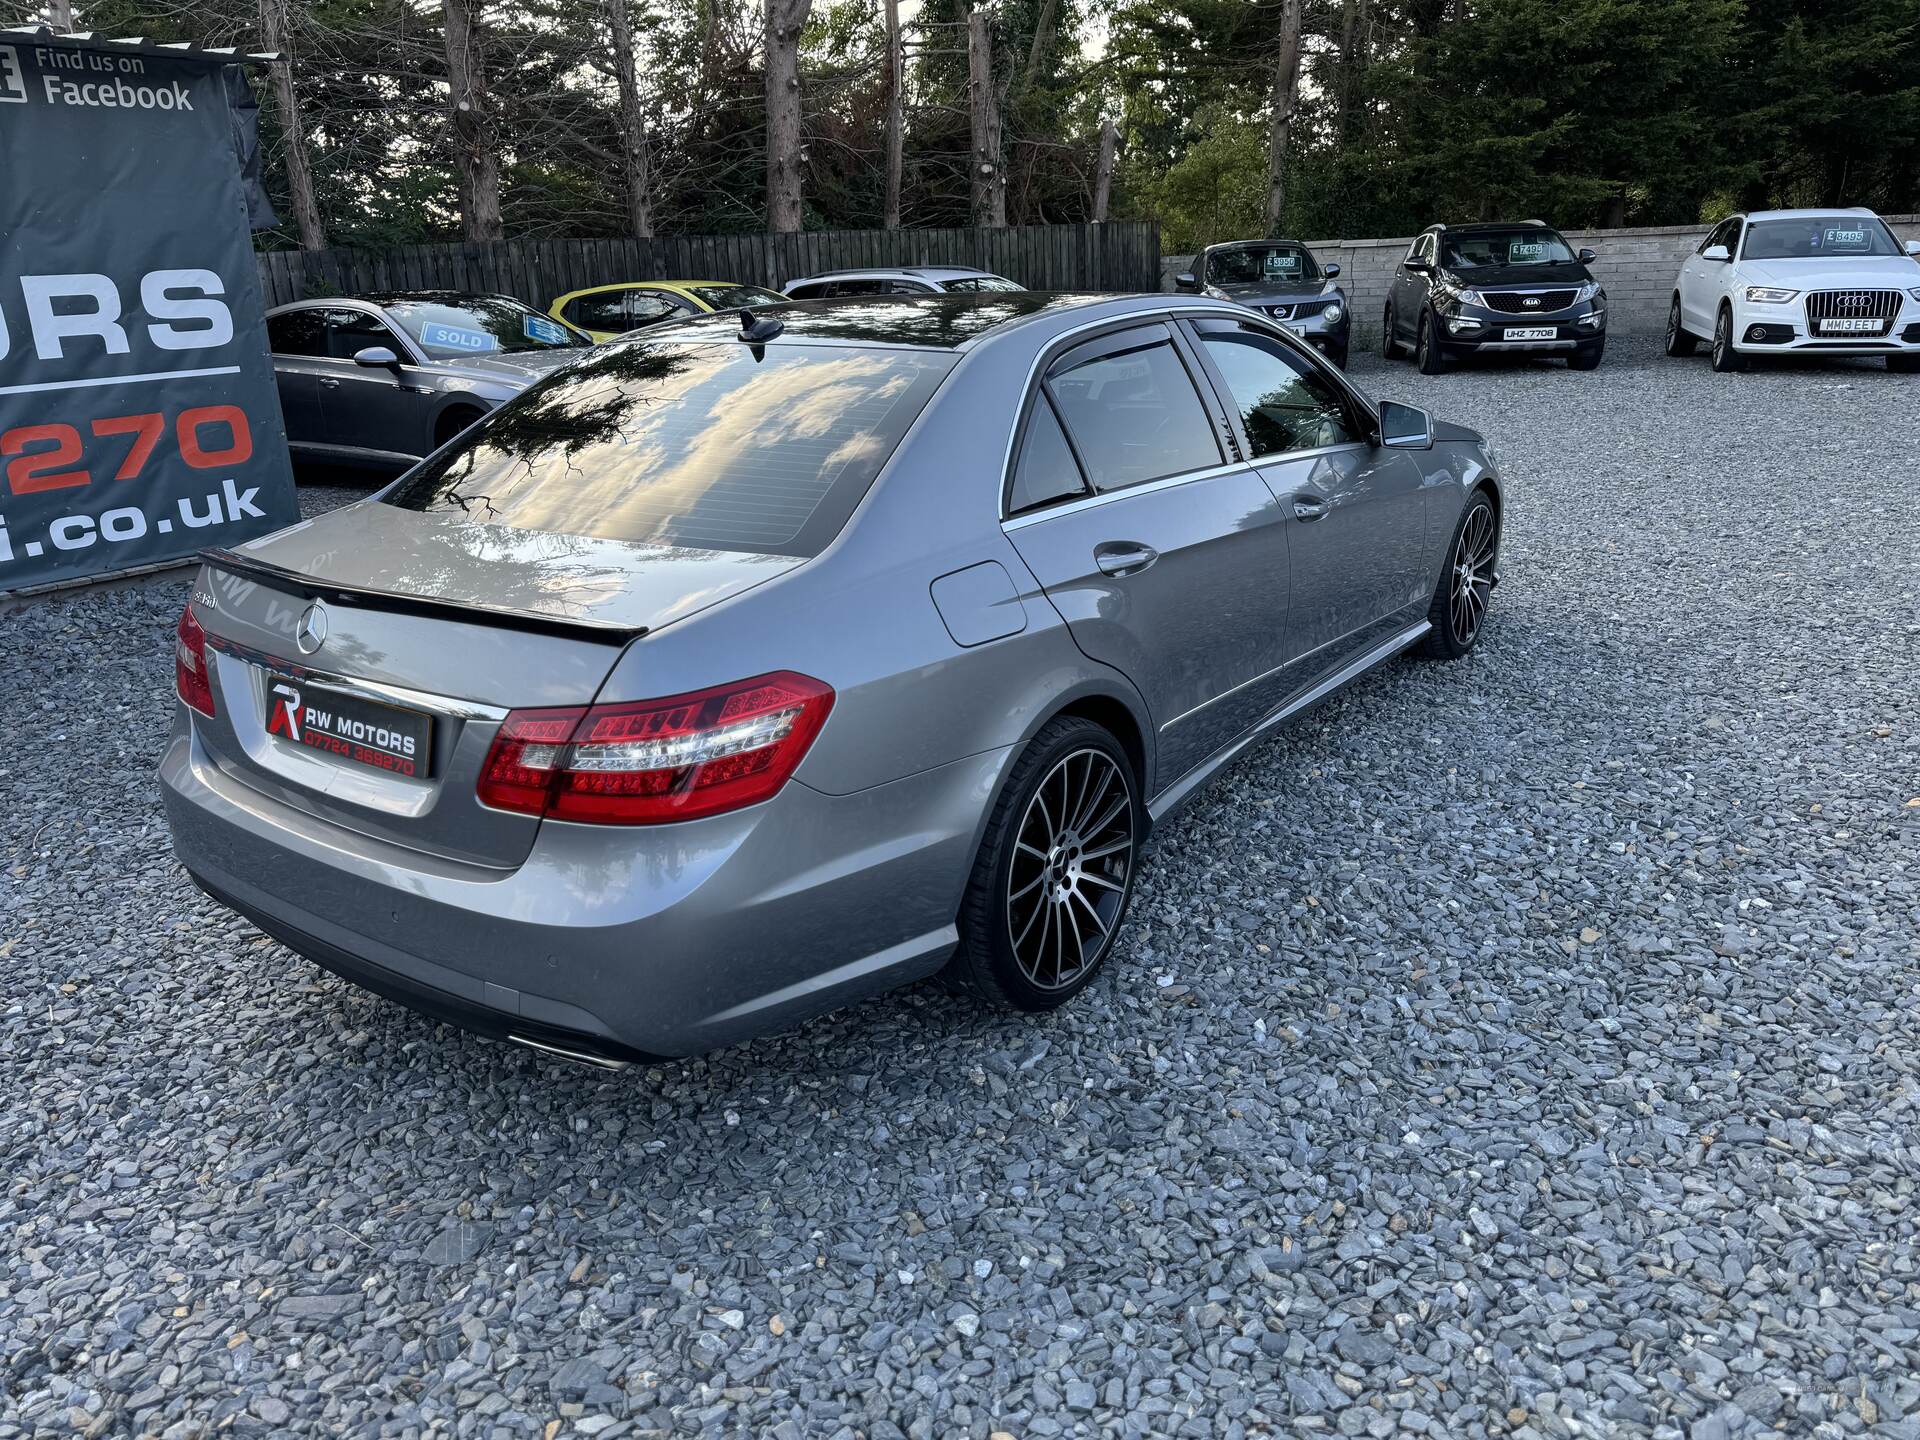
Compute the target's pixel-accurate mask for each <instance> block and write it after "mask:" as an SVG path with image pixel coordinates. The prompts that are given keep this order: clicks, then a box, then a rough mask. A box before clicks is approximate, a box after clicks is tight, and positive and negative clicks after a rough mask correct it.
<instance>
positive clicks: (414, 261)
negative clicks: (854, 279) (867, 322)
mask: <svg viewBox="0 0 1920 1440" xmlns="http://www.w3.org/2000/svg"><path fill="white" fill-rule="evenodd" d="M256 258H257V259H258V261H259V266H260V288H261V291H262V293H263V294H264V295H265V297H266V303H267V304H269V305H284V304H286V303H287V302H288V301H289V300H303V299H306V298H307V297H309V296H316V295H319V296H325V295H354V294H362V293H366V292H369V291H379V290H440V289H444V290H470V291H481V292H484V293H488V294H504V295H513V296H517V297H518V298H519V299H521V300H524V301H526V302H527V303H528V304H529V305H532V306H533V307H534V308H535V309H539V310H544V309H546V308H547V306H548V305H549V304H550V303H551V302H552V301H553V300H554V299H555V298H556V297H557V296H560V295H564V294H566V293H567V292H568V291H569V290H580V289H584V288H585V287H587V286H590V285H606V284H612V283H614V282H616V281H621V280H735V281H743V282H747V283H750V284H755V285H766V286H770V287H772V288H774V289H778V288H779V287H780V286H781V285H783V284H785V283H786V282H787V281H789V280H797V279H799V278H800V277H802V276H804V275H815V274H818V273H820V272H821V271H823V270H842V269H849V268H853V267H857V266H867V265H873V266H898V265H977V266H979V267H980V268H981V269H983V270H991V271H993V272H994V273H996V274H999V275H1005V276H1007V277H1008V278H1009V279H1012V280H1017V281H1019V282H1020V283H1021V284H1022V285H1025V286H1026V287H1027V288H1029V289H1031V290H1092V291H1120V292H1127V291H1135V290H1157V289H1159V288H1160V227H1159V225H1158V224H1157V223H1155V222H1153V221H1140V220H1130V221H1122V222H1109V223H1108V224H1105V225H1028V226H1021V227H1019V228H1013V229H1006V230H972V229H968V230H813V231H805V232H802V233H800V234H797V235H768V234H754V235H661V236H657V237H656V238H654V239H652V240H506V241H502V242H500V243H499V244H495V245H406V246H401V247H399V248H397V249H391V250H313V251H300V250H276V251H271V252H268V253H264V254H261V255H259V256H258V257H256Z"/></svg>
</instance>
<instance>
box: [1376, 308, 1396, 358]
mask: <svg viewBox="0 0 1920 1440" xmlns="http://www.w3.org/2000/svg"><path fill="white" fill-rule="evenodd" d="M1380 358H1381V359H1382V360H1398V359H1399V358H1400V342H1399V341H1398V340H1396V339H1394V338H1393V302H1392V301H1391V300H1389V301H1388V302H1387V309H1386V314H1385V315H1383V316H1382V317H1381V320H1380Z"/></svg>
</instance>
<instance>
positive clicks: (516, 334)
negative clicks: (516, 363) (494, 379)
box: [386, 295, 591, 360]
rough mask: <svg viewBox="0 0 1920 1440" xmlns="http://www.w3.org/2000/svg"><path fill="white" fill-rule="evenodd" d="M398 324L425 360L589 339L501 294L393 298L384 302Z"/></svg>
mask: <svg viewBox="0 0 1920 1440" xmlns="http://www.w3.org/2000/svg"><path fill="white" fill-rule="evenodd" d="M386 312H387V314H389V315H391V316H392V317H393V319H394V321H395V323H397V324H398V325H399V326H400V328H401V329H403V330H405V331H406V332H407V334H409V335H411V336H412V337H413V339H414V343H415V344H417V345H419V347H420V348H421V349H422V350H424V351H425V352H426V353H427V358H428V359H430V360H460V359H465V358H467V357H470V356H474V355H499V354H509V355H511V354H515V353H517V352H519V351H523V350H564V349H568V348H571V347H573V346H577V345H587V344H590V343H591V342H590V341H589V340H588V339H587V337H586V336H584V335H582V334H581V333H580V332H579V331H577V330H575V329H573V328H572V327H571V326H567V325H563V324H561V323H560V322H559V321H558V320H556V319H554V318H553V317H552V316H551V315H542V314H541V313H540V312H539V311H537V310H533V309H530V308H529V307H527V306H525V305H522V304H521V303H520V302H519V301H518V300H509V299H507V298H506V297H505V296H503V295H475V296H474V297H472V298H471V299H463V300H441V301H426V300H396V301H393V302H392V303H390V304H388V305H387V306H386Z"/></svg>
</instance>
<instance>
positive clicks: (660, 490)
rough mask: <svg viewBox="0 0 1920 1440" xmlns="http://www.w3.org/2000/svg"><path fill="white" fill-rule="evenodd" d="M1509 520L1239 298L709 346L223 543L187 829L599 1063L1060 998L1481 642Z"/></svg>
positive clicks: (180, 846) (416, 986)
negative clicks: (1395, 705) (1254, 794)
mask: <svg viewBox="0 0 1920 1440" xmlns="http://www.w3.org/2000/svg"><path fill="white" fill-rule="evenodd" d="M1502 513H1503V512H1502V498H1501V489H1500V482H1499V479H1498V477H1497V476H1496V475H1495V473H1494V467H1493V463H1492V461H1491V459H1490V458H1489V454H1488V451H1487V449H1486V447H1485V445H1484V443H1483V442H1482V441H1481V439H1480V437H1479V436H1477V435H1475V434H1474V433H1473V432H1471V431H1469V430H1465V429H1461V428H1459V427H1457V426H1453V425H1447V424H1439V423H1435V422H1433V421H1431V420H1430V419H1429V418H1428V416H1427V415H1426V414H1424V413H1423V412H1421V411H1419V410H1415V409H1412V408H1410V407H1407V406H1403V405H1396V404H1392V403H1383V404H1375V403H1374V402H1372V401H1370V400H1369V399H1367V398H1366V397H1365V396H1363V395H1361V394H1360V393H1359V392H1358V391H1356V390H1354V389H1353V388H1352V387H1351V386H1350V385H1349V384H1348V382H1347V381H1346V380H1345V378H1344V377H1343V376H1342V375H1341V374H1340V373H1339V372H1337V371H1336V370H1334V369H1333V368H1332V367H1331V366H1329V365H1328V364H1327V363H1326V362H1325V361H1324V360H1323V359H1321V358H1320V357H1318V356H1316V355H1314V354H1313V353H1312V352H1311V351H1309V350H1308V349H1307V348H1306V347H1305V346H1304V345H1302V344H1301V343H1300V342H1299V341H1298V340H1296V339H1294V338H1292V337H1290V336H1289V335H1288V334H1287V333H1286V332H1285V331H1284V330H1282V329H1281V328H1280V327H1279V326H1277V325H1275V324H1273V323H1271V322H1270V321H1268V320H1267V319H1266V318H1265V317H1262V316H1258V315H1255V314H1253V313H1251V312H1249V311H1248V310H1246V309H1245V308H1243V307H1241V306H1238V305H1234V304H1231V303H1225V302H1219V301H1213V300H1207V299H1199V298H1191V297H1176V296H1171V295H1168V296H1132V297H1122V298H1115V297H1102V296H1065V295H1046V294H1038V293H1006V294H984V295H967V296H942V297H937V298H927V299H910V298H903V297H885V298H879V299H870V300H830V301H820V302H814V303H809V304H800V305H791V306H783V307H770V308H767V309H762V310H758V311H754V312H751V313H750V314H748V315H744V316H734V315H717V316H708V317H704V318H700V319H695V320H690V321H688V322H686V323H684V324H681V325H677V326H671V327H667V328H664V329H655V330H652V331H648V332H646V333H645V334H644V336H641V337H635V338H633V339H629V340H623V341H619V342H615V343H614V344H611V345H607V346H602V347H599V348H596V349H594V350H591V351H587V352H583V354H582V356H581V358H580V359H578V360H577V361H575V362H574V363H572V364H570V365H568V366H566V367H564V368H563V369H561V370H560V371H558V372H556V373H555V374H553V375H551V376H549V377H547V378H545V379H543V380H541V381H540V382H539V383H537V384H536V385H534V386H533V387H532V388H531V389H529V390H528V391H527V392H526V393H525V394H523V395H521V396H520V397H519V398H517V399H515V400H512V401H510V402H509V403H507V404H506V405H504V406H503V407H501V408H500V409H499V410H497V411H495V412H493V413H492V414H491V415H489V416H488V417H487V418H486V419H485V420H484V421H482V422H480V423H478V424H476V425H475V426H473V427H472V428H470V429H468V430H466V431H465V432H464V433H462V434H461V435H460V436H458V437H457V438H455V439H454V440H452V441H451V442H450V443H448V444H447V445H445V446H443V447H442V448H441V449H439V450H437V451H435V452H434V453H433V454H432V455H430V456H428V457H427V458H426V459H425V460H423V461H422V462H420V463H419V464H418V465H416V466H415V467H414V468H413V469H411V470H410V471H408V472H407V473H406V474H405V475H403V476H402V477H401V478H400V479H399V480H398V481H396V482H394V483H393V484H392V485H391V486H389V487H388V488H387V489H385V490H383V491H381V492H379V493H377V494H375V495H373V496H372V497H370V498H369V499H366V500H364V501H361V502H360V503H357V504H354V505H350V506H348V507H346V508H344V509H341V510H336V511H334V512H332V513H330V514H326V515H323V516H321V517H319V518H317V519H312V520H307V521H304V522H302V523H300V524H298V525H294V526H292V527H290V528H288V529H286V530H283V531H281V532H279V533H278V534H275V535H272V536H268V537H267V538H265V539H263V540H258V541H254V542H252V543H250V544H247V545H244V546H242V547H240V548H239V549H238V550H235V551H231V552H215V553H212V554H210V555H208V556H207V557H206V559H205V564H204V567H203V568H202V570H201V571H200V573H199V575H198V577H197V579H196V580H195V582H194V584H193V588H192V594H191V600H190V602H189V604H188V606H187V609H186V612H185V613H184V614H183V616H182V617H181V620H180V623H179V628H178V644H177V649H176V666H175V671H176V682H177V689H178V693H179V697H180V702H181V703H180V705H179V708H178V723H177V725H176V727H175V730H174V733H173V736H172V739H171V742H170V744H169V746H168V748H167V751H166V754H165V757H164V759H163V761H162V763H161V769H160V778H161V782H162V785H163V788H164V791H165V798H166V803H167V810H168V814H169V817H170V819H171V823H172V828H173V835H174V842H175V846H176V848H177V850H178V853H179V855H180V858H181V859H182V860H183V861H184V862H185V865H186V868H187V869H188V871H189V872H190V873H191V874H192V876H193V878H194V879H195V880H196V881H197V882H198V883H199V884H200V885H201V886H202V887H203V888H204V889H205V890H206V891H207V892H208V893H209V894H210V895H212V896H213V897H215V898H216V899H218V900H220V901H221V902H223V903H224V904H226V905H228V906H231V907H232V908H233V909H234V910H237V911H238V912H240V913H241V914H242V915H245V916H246V917H248V918H249V919H251V920H252V921H253V922H254V923H255V924H257V925H258V926H259V927H260V928H261V929H262V930H264V931H266V932H267V933H268V934H269V935H271V936H274V937H275V938H277V939H279V940H281V941H283V942H284V943H285V944H287V945H288V946H290V947H291V948H292V949H294V950H296V951H298V952H299V953H301V954H303V955H306V956H308V957H310V958H311V959H313V960H315V961H317V962H318V963H319V964H321V965H323V966H326V967H327V968H329V969H331V970H334V971H336V972H338V973H339V974H341V975H344V976H346V977H348V978H350V979H352V980H354V981H356V982H358V983H360V984H362V985H364V986H366V987H367V988H369V989H372V990H375V991H377V992H379V993H381V994H384V995H387V996H390V997H392V998H394V999H397V1000H400V1001H402V1002H404V1003H407V1004H409V1005H413V1006H415V1007H417V1008H418V1009H420V1010H423V1011H425V1012H427V1013H429V1014H433V1015H437V1016H439V1017H442V1018H444V1019H448V1020H452V1021H454V1022H456V1023H458V1024H461V1025H465V1026H467V1027H468V1028H471V1029H474V1030H478V1031H480V1032H482V1033H485V1034H490V1035H494V1036H497V1037H503V1038H508V1039H512V1040H515V1041H518V1042H520V1043H522V1044H526V1045H530V1046H533V1047H535V1048H537V1049H543V1050H546V1051H549V1052H553V1053H559V1054H564V1055H567V1056H570V1057H572V1058H574V1059H578V1060H585V1061H590V1062H594V1063H599V1064H606V1065H617V1064H619V1063H621V1062H625V1061H631V1060H634V1059H638V1058H642V1057H654V1056H672V1055H684V1054H689V1053H693V1052H697V1051H700V1050H705V1049H710V1048H712V1047H714V1046H718V1045H723V1044H727V1043H730V1042H734V1041H738V1040H740V1039H742V1038H744V1037H747V1036H751V1035H754V1034H757V1033H760V1032H764V1031H767V1030H769V1029H773V1028H777V1027H782V1026H786V1025H789V1024H791V1023H793V1022H795V1021H797V1020H800V1019H802V1018H804V1017H806V1016H810V1015H814V1014H817V1013H819V1012H821V1011H824V1010H828V1009H830V1008H833V1007H836V1006H839V1005H842V1004H845V1003H846V1002H848V1001H851V1000H853V999H855V998H857V997H860V996H865V995H869V994H872V993H874V992H877V991H881V990H885V989H888V988H890V987H893V986H897V985H900V984H903V983H905V982H908V981H912V980H916V979H918V978H920V977H923V976H928V975H931V974H933V973H935V972H937V971H942V970H944V971H945V972H946V973H947V975H948V977H949V978H950V980H951V981H952V982H954V983H958V984H960V985H962V986H965V987H968V988H970V989H972V990H973V991H974V992H976V993H977V994H978V995H979V996H981V997H982V998H983V999H984V1000H985V1001H987V1002H989V1003H992V1004H995V1005H1000V1006H1005V1007H1010V1008H1013V1009H1017V1010H1029V1011H1031V1010H1045V1009H1050V1008H1052V1007H1055V1006H1058V1005H1060V1004H1062V1003H1063V1002H1064V1001H1066V1000H1067V999H1069V998H1070V997H1071V996H1073V995H1074V994H1075V993H1076V992H1078V991H1079V990H1081V989H1082V988H1084V987H1085V986H1086V985H1087V984H1088V983H1089V982H1090V981H1091V980H1092V979H1093V977H1094V975H1095V974H1096V972H1097V971H1098V970H1099V968H1100V966H1101V964H1102V962H1103V961H1104V960H1105V959H1106V957H1107V956H1108V954H1109V953H1110V952H1111V950H1112V948H1113V945H1114V941H1115V938H1116V936H1117V935H1118V933H1119V931H1120V929H1121V925H1122V922H1123V920H1124V917H1125V914H1126V908H1127V900H1128V896H1129V893H1130V890H1131V887H1132V885H1133V883H1134V879H1135V871H1136V867H1137V866H1138V863H1139V855H1140V847H1141V844H1142V841H1143V840H1144V839H1145V838H1146V835H1147V831H1148V827H1149V826H1150V825H1152V824H1153V823H1154V822H1155V821H1156V820H1159V819H1160V818H1162V817H1164V816H1165V815H1167V813H1168V812H1169V811H1171V810H1172V809H1174V808H1175V807H1176V806H1178V805H1179V804H1180V803H1181V802H1182V801H1184V800H1185V799H1187V798H1188V797H1189V796H1190V795H1192V794H1193V793H1194V791H1195V790H1196V789H1197V787H1199V786H1200V785H1201V784H1203V783H1204V782H1205V781H1207V780H1208V779H1209V778H1210V777H1212V776H1213V775H1214V774H1215V773H1216V772H1218V771H1219V770H1220V769H1221V768H1222V767H1223V766H1225V765H1227V764H1228V763H1229V762H1231V761H1232V760H1233V759H1234V757H1235V756H1236V755H1237V754H1238V753H1239V752H1240V751H1242V750H1243V749H1244V748H1245V747H1246V746H1248V745H1249V744H1251V743H1253V742H1255V741H1256V740H1258V739H1259V738H1261V737H1262V736H1263V735H1265V734H1267V733H1270V732H1271V731H1272V730H1273V729H1274V727H1276V726H1277V725H1279V724H1281V723H1283V722H1284V721H1286V720H1287V719H1288V718H1289V717H1291V716H1294V715H1296V714H1298V713H1300V712H1301V711H1302V710H1304V709H1306V708H1307V707H1308V706H1310V705H1312V704H1314V703H1315V702H1317V701H1319V700H1320V699H1322V698H1324V697H1325V696H1327V695H1328V694H1330V693H1331V692H1333V691H1335V690H1336V689H1338V688H1340V687H1341V686H1343V685H1345V684H1347V683H1348V682H1350V681H1352V680H1354V679H1355V678H1356V677H1358V676H1360V675H1362V674H1364V673H1365V672H1366V671H1368V670H1370V669H1371V668H1373V667H1374V666H1376V665H1379V664H1381V663H1382V662H1384V661H1386V660H1388V659H1389V658H1390V657H1392V656H1394V655H1396V654H1398V653H1399V652H1401V651H1403V650H1406V649H1408V648H1409V647H1412V646H1415V645H1419V646H1421V647H1422V648H1423V649H1425V650H1426V651H1427V652H1429V653H1431V654H1434V655H1437V656H1440V657H1444V658H1452V657H1458V656H1461V655H1464V654H1466V653H1467V652H1468V651H1470V650H1472V649H1473V647H1474V644H1475V642H1476V641H1477V640H1478V639H1479V637H1480V634H1481V631H1482V626H1483V623H1484V620H1485V616H1486V610H1487V602H1488V598H1489V596H1490V594H1491V591H1492V589H1493V586H1494V583H1495V570H1494V567H1495V562H1496V559H1497V555H1498V544H1499V536H1500V530H1501V522H1502Z"/></svg>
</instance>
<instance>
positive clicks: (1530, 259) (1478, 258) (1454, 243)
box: [1446, 225, 1573, 270]
mask: <svg viewBox="0 0 1920 1440" xmlns="http://www.w3.org/2000/svg"><path fill="white" fill-rule="evenodd" d="M1446 256H1447V266H1448V268H1449V269H1455V270H1479V269H1484V268H1487V267H1490V266H1496V265H1571V264H1572V263H1573V249H1572V247H1571V246H1569V245H1568V244H1567V242H1566V241H1564V240H1562V239H1561V238H1560V237H1559V236H1558V235H1556V234H1554V232H1553V231H1551V230H1547V229H1543V228H1542V227H1540V226H1538V225H1516V226H1514V228H1513V229H1511V230H1476V231H1475V232H1473V233H1472V234H1471V235H1453V234H1450V235H1448V236H1447V248H1446Z"/></svg>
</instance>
